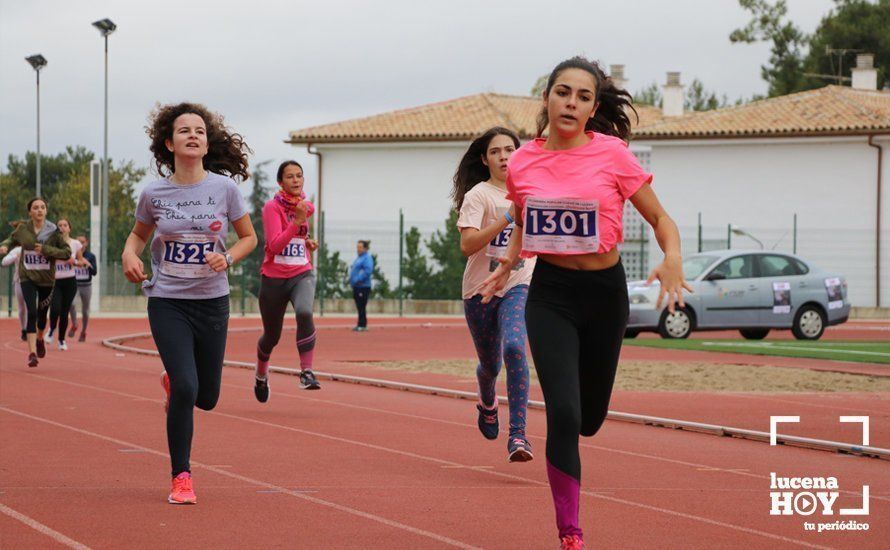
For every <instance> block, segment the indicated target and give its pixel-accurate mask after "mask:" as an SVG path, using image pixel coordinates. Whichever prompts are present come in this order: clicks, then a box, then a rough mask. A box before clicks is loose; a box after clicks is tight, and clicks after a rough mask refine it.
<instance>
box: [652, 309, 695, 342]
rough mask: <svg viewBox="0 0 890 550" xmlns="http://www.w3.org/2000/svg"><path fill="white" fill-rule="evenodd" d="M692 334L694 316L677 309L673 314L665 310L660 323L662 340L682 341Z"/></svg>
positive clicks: (659, 329)
mask: <svg viewBox="0 0 890 550" xmlns="http://www.w3.org/2000/svg"><path fill="white" fill-rule="evenodd" d="M691 332H692V315H690V314H689V312H688V311H687V310H685V309H676V310H674V312H673V313H670V312H669V311H668V310H666V309H665V310H664V313H662V314H661V320H660V321H659V322H658V333H659V334H661V337H662V338H668V339H671V340H682V339H683V338H688V337H689V334H690V333H691Z"/></svg>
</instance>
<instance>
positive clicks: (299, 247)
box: [260, 198, 315, 279]
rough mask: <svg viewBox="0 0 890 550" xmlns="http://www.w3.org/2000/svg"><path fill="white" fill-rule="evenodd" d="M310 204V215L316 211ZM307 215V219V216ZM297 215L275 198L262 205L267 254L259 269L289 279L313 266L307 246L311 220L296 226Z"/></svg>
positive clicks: (277, 277)
mask: <svg viewBox="0 0 890 550" xmlns="http://www.w3.org/2000/svg"><path fill="white" fill-rule="evenodd" d="M305 202H306V203H307V204H308V205H309V212H308V216H311V215H312V214H313V213H315V205H313V204H312V203H311V202H309V201H305ZM308 216H307V218H308ZM293 219H294V215H293V213H292V212H289V211H288V210H287V209H286V208H285V207H284V206H283V205H282V204H281V203H279V202H278V201H277V200H275V198H272V199H271V200H269V201H268V202H266V204H265V205H264V206H263V234H264V236H265V238H266V246H265V249H264V251H265V257H264V258H263V265H262V267H261V268H260V272H261V273H262V274H263V275H265V276H266V277H272V278H273V279H289V278H291V277H296V276H297V275H299V274H300V273H304V272H306V271H309V270H310V269H312V255H311V254H309V250H308V249H307V248H306V237H307V236H308V235H309V222H308V221H307V222H304V223H303V224H302V225H300V226H299V227H297V226H296V225H294V224H293Z"/></svg>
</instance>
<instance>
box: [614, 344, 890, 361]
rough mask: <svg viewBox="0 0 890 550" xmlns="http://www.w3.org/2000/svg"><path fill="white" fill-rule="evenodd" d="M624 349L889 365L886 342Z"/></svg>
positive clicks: (666, 346)
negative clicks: (712, 352)
mask: <svg viewBox="0 0 890 550" xmlns="http://www.w3.org/2000/svg"><path fill="white" fill-rule="evenodd" d="M624 344H625V345H629V346H644V347H650V348H662V349H681V350H691V351H719V352H724V353H746V354H751V355H779V356H784V357H805V358H808V359H832V360H835V361H856V362H860V363H884V364H890V342H839V341H824V340H819V341H815V342H808V341H800V340H767V341H760V342H758V341H745V340H698V339H694V340H693V339H690V340H662V339H651V338H642V339H640V338H637V339H632V340H631V339H625V340H624Z"/></svg>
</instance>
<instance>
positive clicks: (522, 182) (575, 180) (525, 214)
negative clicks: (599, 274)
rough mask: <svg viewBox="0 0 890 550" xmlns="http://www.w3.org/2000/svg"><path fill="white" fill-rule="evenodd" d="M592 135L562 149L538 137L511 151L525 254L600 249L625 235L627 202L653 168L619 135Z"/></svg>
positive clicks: (512, 192) (511, 192) (512, 194)
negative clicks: (549, 147)
mask: <svg viewBox="0 0 890 550" xmlns="http://www.w3.org/2000/svg"><path fill="white" fill-rule="evenodd" d="M587 135H588V136H589V137H590V138H591V139H590V141H589V142H588V143H586V144H584V145H581V146H580V147H574V148H572V149H564V150H559V151H550V150H547V149H544V147H543V146H544V143H545V141H546V140H545V139H543V138H538V139H535V140H534V141H530V142H528V143H526V144H525V145H523V146H522V147H520V148H519V149H517V150H516V152H515V153H513V155H512V156H511V157H510V161H509V163H508V165H507V199H509V200H511V201H513V202H514V203H515V204H516V207H517V211H521V212H522V220H523V228H522V231H523V242H522V253H521V254H520V256H521V257H523V258H529V257H532V256H534V255H535V254H538V253H545V254H557V255H573V254H590V253H598V254H600V253H605V252H608V251H610V250H612V249H613V248H614V247H615V246H616V245H617V244H618V243H620V242H622V241H623V234H622V215H623V213H624V202H625V201H626V200H627V199H628V198H630V197H631V196H632V195H633V194H634V193H636V192H637V191H638V190H639V189H640V187H642V186H643V185H644V184H647V183H651V182H652V174H650V173H648V172H646V171H645V170H643V168H642V167H641V166H640V163H639V162H638V161H637V158H636V157H635V156H634V155H633V153H631V152H630V150H629V149H628V148H627V144H626V143H625V142H624V141H623V140H621V139H620V138H617V137H613V136H608V135H605V134H599V133H594V132H587Z"/></svg>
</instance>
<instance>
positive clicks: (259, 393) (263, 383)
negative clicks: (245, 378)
mask: <svg viewBox="0 0 890 550" xmlns="http://www.w3.org/2000/svg"><path fill="white" fill-rule="evenodd" d="M254 380H255V382H254V384H253V394H254V395H255V396H256V400H257V401H259V402H260V403H265V402H266V401H268V400H269V379H268V378H266V379H265V380H260V379H259V378H254Z"/></svg>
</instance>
